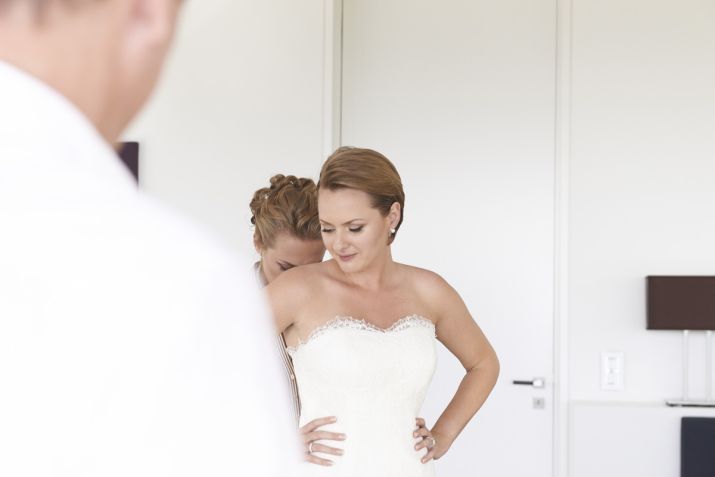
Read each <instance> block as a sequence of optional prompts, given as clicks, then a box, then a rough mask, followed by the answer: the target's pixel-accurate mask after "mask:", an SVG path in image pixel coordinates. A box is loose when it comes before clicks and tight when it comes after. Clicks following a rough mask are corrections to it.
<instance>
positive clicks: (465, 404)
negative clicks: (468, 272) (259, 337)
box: [267, 148, 499, 477]
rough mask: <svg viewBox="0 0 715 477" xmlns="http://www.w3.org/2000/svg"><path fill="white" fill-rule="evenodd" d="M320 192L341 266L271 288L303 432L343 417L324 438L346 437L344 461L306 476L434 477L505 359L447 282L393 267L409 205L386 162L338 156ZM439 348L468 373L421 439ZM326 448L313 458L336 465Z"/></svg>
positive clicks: (344, 152)
mask: <svg viewBox="0 0 715 477" xmlns="http://www.w3.org/2000/svg"><path fill="white" fill-rule="evenodd" d="M318 188H319V196H318V210H319V218H320V223H321V227H322V237H323V242H324V244H325V247H326V249H327V250H328V252H329V253H330V254H331V256H332V257H333V258H332V260H328V261H326V262H321V263H316V264H311V265H305V266H302V267H297V268H295V269H292V270H289V271H287V272H285V273H282V274H281V275H280V276H279V277H278V278H276V279H275V280H274V281H273V282H272V283H271V284H270V285H269V286H268V287H267V291H268V296H269V299H270V301H271V305H272V307H273V310H274V313H275V317H276V320H277V323H278V327H279V331H281V332H283V333H284V336H285V339H286V343H287V344H288V346H289V348H288V351H289V353H290V354H291V357H292V359H293V364H294V366H295V374H296V378H297V382H298V387H299V389H300V394H301V404H302V413H301V424H303V423H306V422H309V421H311V420H312V419H315V418H317V417H320V416H336V417H337V420H338V421H339V426H340V427H339V429H338V428H335V429H333V428H331V426H330V425H327V426H325V431H326V433H327V432H329V431H335V432H340V433H343V434H344V436H345V439H344V441H343V449H342V452H340V457H339V458H337V459H335V460H334V461H332V462H331V465H330V466H315V465H313V466H309V467H308V468H306V469H305V475H308V476H319V475H329V476H341V477H346V476H365V475H370V476H374V477H377V476H386V477H387V476H389V477H427V476H432V475H434V469H433V462H432V460H433V459H438V458H440V457H442V456H443V455H444V454H445V453H446V452H447V451H448V450H449V448H450V446H451V445H452V443H453V442H454V440H455V439H456V438H457V436H458V435H459V433H460V432H461V431H462V429H464V427H465V426H466V425H467V423H468V422H469V420H470V419H471V418H472V417H473V416H474V414H475V413H476V412H477V411H478V410H479V408H480V407H481V406H482V404H483V403H484V401H485V400H486V398H487V396H488V395H489V393H490V392H491V390H492V388H493V387H494V384H495V382H496V379H497V375H498V373H499V364H498V360H497V357H496V354H495V353H494V350H493V349H492V347H491V345H490V344H489V342H488V341H487V339H486V337H485V336H484V334H483V333H482V331H481V330H480V328H479V326H477V324H476V323H475V322H474V320H473V319H472V317H471V315H470V314H469V311H468V310H467V308H466V306H465V304H464V302H463V301H462V299H461V298H460V297H459V295H458V294H457V292H456V291H455V290H454V289H453V288H452V287H451V286H450V285H449V284H448V283H447V282H446V281H444V279H442V278H441V277H440V276H439V275H437V274H435V273H433V272H430V271H428V270H424V269H420V268H417V267H413V266H409V265H405V264H401V263H397V262H395V261H393V259H392V254H391V248H390V247H391V244H392V242H393V241H394V240H395V237H396V235H397V232H398V230H399V228H400V225H401V224H402V218H403V210H404V201H405V198H404V192H403V189H402V182H401V179H400V176H399V174H398V172H397V170H396V169H395V167H394V165H393V164H392V163H391V162H390V161H389V160H388V159H387V158H385V157H384V156H383V155H381V154H380V153H378V152H376V151H372V150H369V149H357V148H340V149H338V150H337V151H336V152H335V153H333V154H332V155H331V156H330V157H329V158H328V159H327V161H326V162H325V164H324V165H323V168H322V170H321V173H320V179H319V183H318ZM435 339H436V340H439V341H440V342H441V343H442V344H443V345H444V346H446V347H447V349H449V350H450V351H451V352H452V353H453V354H454V355H455V356H456V357H457V358H458V359H459V361H460V362H461V363H462V365H463V366H464V367H465V369H466V373H465V376H464V378H463V379H462V382H461V384H460V385H459V388H458V390H457V392H456V394H455V395H454V397H453V399H452V400H451V402H450V403H449V405H448V406H447V408H446V409H445V410H444V412H443V413H442V415H441V416H440V417H439V419H438V420H437V422H436V423H435V424H434V426H433V427H432V428H431V429H430V428H429V427H427V426H424V427H419V428H418V429H417V430H414V427H415V418H416V416H417V415H418V413H419V410H420V407H421V406H422V402H423V400H424V397H425V394H426V391H427V387H428V385H429V382H430V381H431V378H432V374H433V372H434V369H435V359H436V349H435ZM326 435H327V434H326ZM316 437H317V438H316V439H315V440H313V441H310V442H308V444H307V445H306V449H305V451H306V452H307V453H309V454H321V453H328V452H330V453H333V454H334V452H331V449H330V448H328V447H326V446H325V444H323V443H321V442H322V441H321V438H320V436H319V435H318V436H316ZM330 467H332V468H330Z"/></svg>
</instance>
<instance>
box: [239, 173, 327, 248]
mask: <svg viewBox="0 0 715 477" xmlns="http://www.w3.org/2000/svg"><path fill="white" fill-rule="evenodd" d="M250 208H251V213H252V216H251V223H252V224H253V225H254V227H255V231H254V238H255V240H256V243H257V244H258V245H259V246H260V247H267V248H270V247H272V246H273V244H274V241H275V239H276V237H277V236H278V235H279V234H281V233H286V232H287V233H289V234H291V235H293V236H295V237H297V238H299V239H303V240H320V238H321V236H320V222H319V220H318V189H317V187H316V185H315V182H313V180H312V179H308V178H305V177H296V176H284V175H283V174H276V175H274V176H273V177H271V180H270V186H269V187H263V188H261V189H258V190H257V191H256V192H255V193H254V194H253V199H252V200H251V203H250Z"/></svg>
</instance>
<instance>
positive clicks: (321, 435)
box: [300, 416, 345, 466]
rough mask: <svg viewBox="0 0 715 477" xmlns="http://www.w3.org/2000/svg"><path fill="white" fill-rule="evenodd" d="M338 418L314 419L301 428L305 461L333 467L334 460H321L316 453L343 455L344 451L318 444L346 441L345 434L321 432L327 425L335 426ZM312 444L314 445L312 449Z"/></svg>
mask: <svg viewBox="0 0 715 477" xmlns="http://www.w3.org/2000/svg"><path fill="white" fill-rule="evenodd" d="M336 421H337V418H336V417H334V416H332V417H321V418H319V419H313V420H312V421H310V422H309V423H307V424H306V425H304V426H303V427H301V428H300V435H301V437H302V438H303V445H304V449H305V461H306V462H311V463H313V464H317V465H326V466H330V465H333V461H332V460H328V459H321V458H320V457H317V456H316V455H315V453H316V452H320V453H321V454H331V455H338V456H339V455H343V450H342V449H337V448H335V447H330V446H326V445H323V444H318V443H317V441H319V440H320V441H344V440H345V434H340V433H337V432H328V431H321V430H319V429H320V428H321V427H322V426H325V425H327V424H334V423H335V422H336ZM311 442H312V443H313V445H312V447H311Z"/></svg>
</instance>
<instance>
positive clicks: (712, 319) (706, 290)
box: [646, 276, 715, 330]
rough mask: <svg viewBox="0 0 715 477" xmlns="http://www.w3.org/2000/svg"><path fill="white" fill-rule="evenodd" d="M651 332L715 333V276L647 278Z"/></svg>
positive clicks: (647, 301) (648, 326)
mask: <svg viewBox="0 0 715 477" xmlns="http://www.w3.org/2000/svg"><path fill="white" fill-rule="evenodd" d="M646 289H647V298H646V308H647V310H646V314H647V328H648V329H649V330H715V276H649V277H646Z"/></svg>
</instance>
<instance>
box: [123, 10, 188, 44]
mask: <svg viewBox="0 0 715 477" xmlns="http://www.w3.org/2000/svg"><path fill="white" fill-rule="evenodd" d="M125 1H127V2H129V3H130V5H129V11H128V17H127V26H128V28H129V32H130V34H131V35H134V37H135V39H136V41H138V42H140V43H143V44H144V45H146V46H149V45H155V46H162V47H163V46H164V45H166V44H167V43H168V42H169V40H170V39H171V37H172V36H173V34H174V28H175V24H176V16H177V14H178V10H179V5H180V4H181V2H179V1H177V0H125Z"/></svg>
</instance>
